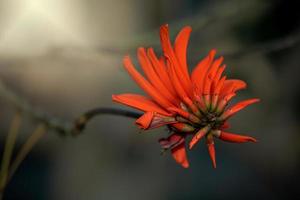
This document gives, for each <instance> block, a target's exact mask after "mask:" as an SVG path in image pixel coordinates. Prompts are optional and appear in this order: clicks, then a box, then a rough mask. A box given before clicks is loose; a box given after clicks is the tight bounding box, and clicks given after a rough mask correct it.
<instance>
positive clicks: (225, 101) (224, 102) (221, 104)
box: [216, 93, 236, 113]
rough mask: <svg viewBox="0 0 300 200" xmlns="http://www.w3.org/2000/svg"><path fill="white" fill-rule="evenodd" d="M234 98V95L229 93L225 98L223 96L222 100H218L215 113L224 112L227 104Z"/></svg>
mask: <svg viewBox="0 0 300 200" xmlns="http://www.w3.org/2000/svg"><path fill="white" fill-rule="evenodd" d="M235 96H236V93H229V94H227V95H226V96H224V97H223V98H220V100H219V102H218V105H217V108H216V111H217V112H218V113H221V112H223V111H224V109H225V107H226V106H227V104H228V102H229V101H230V100H231V99H232V98H233V97H235Z"/></svg>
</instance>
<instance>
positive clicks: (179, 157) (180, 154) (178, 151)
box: [171, 143, 189, 168]
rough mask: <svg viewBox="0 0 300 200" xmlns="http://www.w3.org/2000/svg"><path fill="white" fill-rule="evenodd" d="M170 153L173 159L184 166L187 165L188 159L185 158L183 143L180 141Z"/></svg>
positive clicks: (186, 166)
mask: <svg viewBox="0 0 300 200" xmlns="http://www.w3.org/2000/svg"><path fill="white" fill-rule="evenodd" d="M171 153H172V156H173V158H174V159H175V161H176V162H177V163H178V164H180V165H181V166H182V167H184V168H188V167H189V161H188V159H187V155H186V150H185V144H184V143H181V144H180V145H178V146H176V147H174V148H172V149H171Z"/></svg>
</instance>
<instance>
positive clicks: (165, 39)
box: [160, 25, 192, 97]
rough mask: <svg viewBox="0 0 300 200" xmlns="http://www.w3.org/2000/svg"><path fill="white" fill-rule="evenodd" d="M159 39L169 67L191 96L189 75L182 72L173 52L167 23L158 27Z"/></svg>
mask: <svg viewBox="0 0 300 200" xmlns="http://www.w3.org/2000/svg"><path fill="white" fill-rule="evenodd" d="M160 40H161V46H162V49H163V52H164V55H165V57H166V58H167V59H169V61H170V64H171V67H172V68H174V70H175V72H176V74H177V76H180V77H181V79H180V82H181V85H182V87H183V88H184V90H185V91H186V93H187V94H188V95H189V96H190V97H191V96H192V85H191V81H190V77H189V76H187V75H186V74H185V73H184V70H183V69H182V67H181V66H180V64H179V62H178V59H177V57H176V55H175V53H174V50H173V47H172V44H171V41H170V37H169V29H168V25H164V26H161V27H160Z"/></svg>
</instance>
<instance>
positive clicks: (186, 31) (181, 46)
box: [174, 26, 192, 77]
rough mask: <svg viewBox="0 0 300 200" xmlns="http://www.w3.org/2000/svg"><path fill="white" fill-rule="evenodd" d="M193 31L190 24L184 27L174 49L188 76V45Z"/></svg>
mask: <svg viewBox="0 0 300 200" xmlns="http://www.w3.org/2000/svg"><path fill="white" fill-rule="evenodd" d="M191 31H192V28H191V27H190V26H186V27H184V28H183V29H181V31H180V32H179V34H178V35H177V37H176V40H175V43H174V50H175V54H176V56H177V59H178V62H179V64H180V66H181V67H182V71H183V72H184V74H185V76H188V77H189V72H188V67H187V61H186V55H187V51H186V49H187V46H188V41H189V38H190V34H191Z"/></svg>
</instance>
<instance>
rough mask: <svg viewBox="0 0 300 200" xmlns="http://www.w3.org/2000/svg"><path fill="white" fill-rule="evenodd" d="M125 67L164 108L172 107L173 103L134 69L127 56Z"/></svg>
mask: <svg viewBox="0 0 300 200" xmlns="http://www.w3.org/2000/svg"><path fill="white" fill-rule="evenodd" d="M123 62H124V67H125V69H126V70H127V71H128V73H129V74H130V75H131V77H132V78H133V79H134V80H135V82H136V83H137V84H138V85H139V86H140V87H141V88H142V89H143V90H144V91H145V92H146V93H147V94H148V95H149V96H151V97H152V98H153V100H154V101H156V102H157V103H158V104H159V105H161V106H162V107H170V106H172V103H171V102H169V101H168V100H167V99H166V98H165V97H163V96H161V94H160V93H159V92H158V91H157V90H156V89H155V88H154V87H153V86H152V85H151V84H150V83H149V82H148V81H147V80H146V79H145V78H144V77H143V76H142V75H141V74H140V73H139V72H138V71H137V70H136V69H135V68H134V66H133V64H132V62H131V60H130V58H129V56H125V58H124V60H123Z"/></svg>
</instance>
